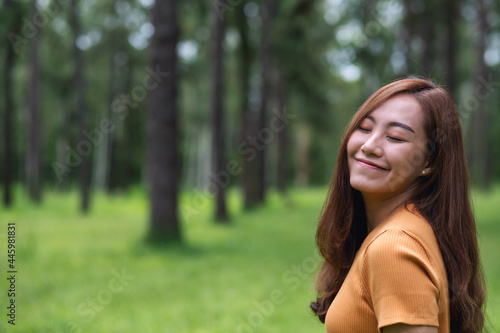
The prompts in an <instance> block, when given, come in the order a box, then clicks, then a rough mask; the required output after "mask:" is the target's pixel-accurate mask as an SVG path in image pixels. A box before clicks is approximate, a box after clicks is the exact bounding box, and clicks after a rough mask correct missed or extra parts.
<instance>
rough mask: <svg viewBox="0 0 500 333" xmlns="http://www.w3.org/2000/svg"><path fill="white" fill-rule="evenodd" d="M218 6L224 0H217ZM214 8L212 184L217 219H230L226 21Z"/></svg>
mask: <svg viewBox="0 0 500 333" xmlns="http://www.w3.org/2000/svg"><path fill="white" fill-rule="evenodd" d="M216 1H218V4H217V6H216V8H219V6H220V5H221V4H222V0H216ZM217 10H218V9H215V10H214V13H213V14H214V15H213V19H214V27H213V50H212V67H213V68H212V70H213V72H212V89H213V92H212V136H213V139H212V182H213V183H212V184H213V186H214V188H216V189H217V192H216V211H215V219H216V221H219V222H223V221H226V222H227V221H228V214H227V209H226V188H227V186H229V181H230V176H229V174H228V173H227V171H226V170H225V164H226V163H225V158H224V147H225V141H226V140H225V134H226V133H225V129H224V110H223V108H224V107H223V89H224V88H223V82H222V81H223V60H224V59H223V58H224V49H223V43H224V22H223V21H222V20H221V19H220V18H219V17H218V15H217V12H216V11H217Z"/></svg>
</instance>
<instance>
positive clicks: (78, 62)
mask: <svg viewBox="0 0 500 333" xmlns="http://www.w3.org/2000/svg"><path fill="white" fill-rule="evenodd" d="M79 12H80V11H79V2H78V0H72V1H71V30H72V32H73V38H74V42H73V58H74V61H75V69H74V70H75V72H74V76H73V85H74V89H75V94H76V113H77V115H78V124H79V128H80V135H79V139H78V143H77V145H76V147H75V148H76V152H77V153H78V155H79V156H80V157H81V163H80V196H81V197H80V200H81V201H80V210H81V211H82V212H83V213H87V212H88V211H89V205H90V188H89V187H90V156H91V154H92V151H93V147H92V143H90V142H89V141H88V138H87V137H86V136H85V135H84V134H85V133H88V130H87V122H86V112H87V110H86V105H85V80H84V77H83V54H82V51H81V50H80V49H79V48H78V46H77V45H76V40H77V38H78V36H80V32H81V28H80V18H79V17H78V14H79Z"/></svg>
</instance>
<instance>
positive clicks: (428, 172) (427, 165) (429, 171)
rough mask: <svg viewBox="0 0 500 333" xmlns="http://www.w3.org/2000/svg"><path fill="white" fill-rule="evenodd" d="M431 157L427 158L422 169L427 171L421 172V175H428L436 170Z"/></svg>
mask: <svg viewBox="0 0 500 333" xmlns="http://www.w3.org/2000/svg"><path fill="white" fill-rule="evenodd" d="M430 160H431V159H430V157H428V158H427V161H425V166H424V169H423V170H422V171H425V173H423V172H422V173H421V174H420V175H421V176H428V175H430V174H431V173H432V171H434V168H433V167H432V166H431V163H430Z"/></svg>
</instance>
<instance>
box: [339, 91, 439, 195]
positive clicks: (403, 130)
mask: <svg viewBox="0 0 500 333" xmlns="http://www.w3.org/2000/svg"><path fill="white" fill-rule="evenodd" d="M426 142H427V135H426V133H425V130H424V113H423V111H422V109H421V107H420V104H419V103H418V101H417V100H416V99H415V98H414V97H412V96H410V95H407V94H401V95H396V96H394V97H392V98H390V99H389V100H387V101H386V102H385V103H384V104H382V105H381V106H380V107H379V108H377V109H375V110H374V111H373V112H371V113H370V114H369V115H368V116H367V117H366V118H365V119H364V120H363V121H362V122H361V124H360V126H359V127H358V128H357V129H356V130H355V131H354V132H353V133H352V135H351V137H350V138H349V141H348V142H347V158H348V164H349V172H350V182H351V186H352V187H353V188H355V189H357V190H359V191H360V192H361V193H362V194H363V196H364V197H365V196H367V195H370V196H373V195H375V196H381V197H392V196H395V195H398V194H401V193H405V192H407V191H408V190H410V189H411V187H412V185H413V184H414V182H415V180H416V179H417V178H418V177H420V176H422V171H423V170H425V172H426V174H429V172H431V170H430V168H428V167H427V157H426V154H425V148H426Z"/></svg>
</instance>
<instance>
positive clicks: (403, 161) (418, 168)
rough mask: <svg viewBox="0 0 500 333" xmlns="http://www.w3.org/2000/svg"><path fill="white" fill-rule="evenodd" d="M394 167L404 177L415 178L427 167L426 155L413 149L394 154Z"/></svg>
mask: <svg viewBox="0 0 500 333" xmlns="http://www.w3.org/2000/svg"><path fill="white" fill-rule="evenodd" d="M394 153H395V154H394V155H393V158H392V160H393V167H395V168H396V169H397V173H398V174H399V175H400V176H403V177H415V175H418V174H419V173H420V172H422V169H423V167H424V165H425V154H424V153H423V152H422V151H420V150H419V149H411V150H408V151H404V152H401V151H399V152H394Z"/></svg>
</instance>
